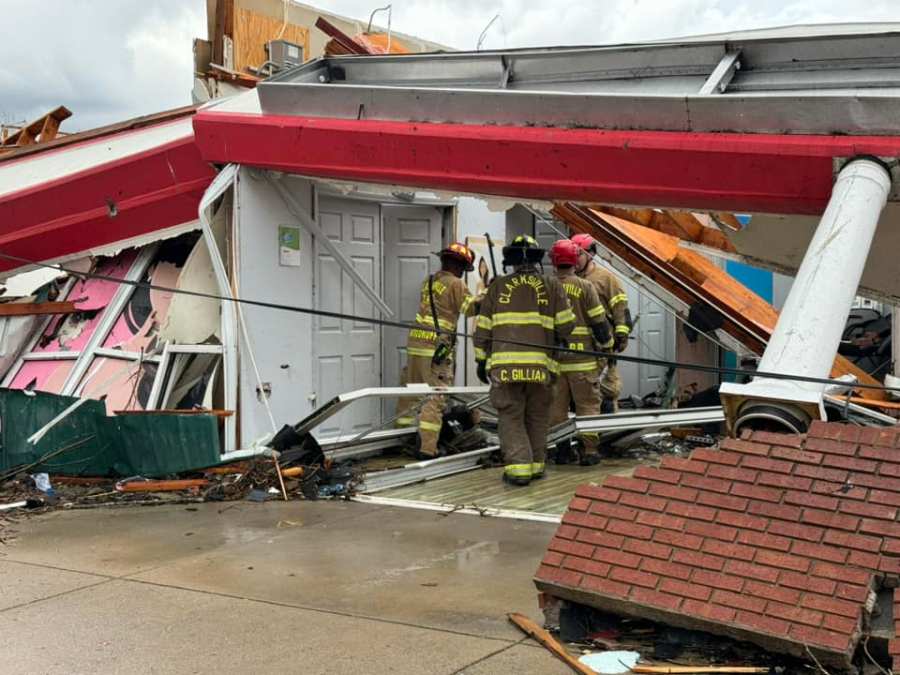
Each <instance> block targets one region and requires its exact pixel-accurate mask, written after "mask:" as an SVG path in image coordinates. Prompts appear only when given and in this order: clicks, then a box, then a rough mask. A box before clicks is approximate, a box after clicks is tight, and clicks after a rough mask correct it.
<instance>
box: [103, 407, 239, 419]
mask: <svg viewBox="0 0 900 675" xmlns="http://www.w3.org/2000/svg"><path fill="white" fill-rule="evenodd" d="M114 412H115V414H116V415H215V416H216V417H231V416H232V415H234V411H233V410H203V409H200V408H185V409H183V410H182V409H179V408H169V409H163V410H116V411H114Z"/></svg>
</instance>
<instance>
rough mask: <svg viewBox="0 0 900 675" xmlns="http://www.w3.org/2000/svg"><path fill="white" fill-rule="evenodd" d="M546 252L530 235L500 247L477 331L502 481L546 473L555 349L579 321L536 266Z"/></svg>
mask: <svg viewBox="0 0 900 675" xmlns="http://www.w3.org/2000/svg"><path fill="white" fill-rule="evenodd" d="M543 257H544V250H543V249H541V248H539V247H538V244H537V242H536V241H535V240H534V238H533V237H529V236H525V235H522V236H519V237H516V238H515V239H514V240H513V242H512V243H511V244H510V245H509V246H504V247H503V268H504V272H505V271H506V268H507V267H511V268H512V270H513V271H512V273H511V274H506V275H505V276H502V277H499V278H496V279H494V280H493V281H492V282H491V284H490V286H489V287H488V289H487V291H486V292H485V295H484V299H483V300H482V302H481V309H480V311H479V314H478V320H477V323H476V328H475V341H474V342H475V359H476V362H477V365H478V378H479V379H480V380H481V381H482V382H484V383H485V384H490V385H491V403H492V404H493V406H494V408H495V409H496V410H497V414H498V419H499V429H498V433H499V436H500V449H501V451H502V453H503V462H504V465H505V467H504V472H503V479H504V481H506V482H508V483H512V484H515V485H528V484H529V483H530V482H531V481H532V480H533V479H536V478H541V477H543V475H544V462H545V455H546V448H547V429H548V425H549V420H550V403H551V400H552V398H553V381H554V379H555V377H556V374H557V373H558V371H559V368H558V364H557V361H556V358H555V357H556V355H555V350H556V347H557V345H559V344H564V343H566V342H567V341H568V339H569V337H570V335H571V333H572V329H573V328H574V327H575V315H574V314H573V313H572V308H571V307H570V305H569V300H568V298H567V297H566V292H565V290H564V289H563V287H562V284H560V283H559V282H558V281H557V280H556V279H555V278H554V277H552V276H547V275H544V274H543V271H542V270H539V269H538V265H539V264H540V262H541V260H542V259H543Z"/></svg>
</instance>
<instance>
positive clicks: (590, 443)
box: [550, 369, 600, 455]
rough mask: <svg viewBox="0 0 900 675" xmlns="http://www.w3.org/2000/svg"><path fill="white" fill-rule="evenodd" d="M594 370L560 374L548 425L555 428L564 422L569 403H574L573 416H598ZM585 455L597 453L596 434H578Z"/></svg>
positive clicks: (598, 400) (598, 390) (598, 405)
mask: <svg viewBox="0 0 900 675" xmlns="http://www.w3.org/2000/svg"><path fill="white" fill-rule="evenodd" d="M599 375H600V373H599V371H597V370H596V369H593V370H588V371H576V372H562V373H560V374H559V379H558V380H557V381H556V385H555V386H554V388H553V403H552V405H551V406H550V425H551V426H556V425H557V424H560V423H562V422H565V421H566V418H567V417H568V415H569V403H570V401H574V402H575V414H576V415H578V416H580V417H584V416H586V415H599V414H600V387H599V383H598V382H597V378H598V376H599ZM579 438H580V439H581V442H582V444H583V445H584V452H585V454H586V455H593V454H596V453H597V450H598V446H599V436H598V435H597V434H591V433H587V434H579Z"/></svg>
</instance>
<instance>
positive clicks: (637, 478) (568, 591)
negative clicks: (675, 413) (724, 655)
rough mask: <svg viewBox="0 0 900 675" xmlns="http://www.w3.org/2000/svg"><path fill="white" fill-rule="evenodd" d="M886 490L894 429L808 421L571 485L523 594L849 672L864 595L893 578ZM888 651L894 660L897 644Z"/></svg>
mask: <svg viewBox="0 0 900 675" xmlns="http://www.w3.org/2000/svg"><path fill="white" fill-rule="evenodd" d="M898 479H900V429H897V428H889V429H874V428H860V427H852V426H848V425H844V424H837V423H814V424H813V426H812V427H811V429H810V431H809V433H808V434H807V435H806V436H796V435H781V434H773V433H768V432H754V433H753V434H752V435H748V436H745V437H744V438H742V439H726V440H723V441H722V442H721V443H720V445H719V447H718V448H716V449H707V448H703V449H697V450H695V451H694V452H693V453H692V454H691V456H690V458H689V459H683V458H678V457H666V458H664V459H663V460H662V463H661V464H660V466H659V467H640V468H638V469H637V470H635V472H634V475H633V477H630V478H626V477H621V476H611V477H609V478H607V479H606V480H605V481H604V483H603V485H602V486H593V485H586V486H582V487H580V488H579V489H578V492H577V493H576V495H575V498H574V499H573V500H572V502H571V503H570V504H569V509H568V511H567V513H566V515H565V516H564V517H563V521H562V524H561V525H560V527H559V529H558V530H557V532H556V535H555V536H554V538H553V540H552V541H551V543H550V546H549V550H548V551H547V554H546V556H545V557H544V559H543V561H542V563H541V565H540V568H539V569H538V572H537V576H536V578H535V583H536V584H537V586H538V588H539V589H541V590H543V591H546V592H548V593H550V594H551V595H556V596H558V597H563V598H568V599H570V600H574V601H577V602H581V603H584V604H588V605H591V606H594V607H597V608H600V609H603V610H608V611H613V612H616V613H621V614H626V615H632V616H640V617H645V618H649V619H654V620H658V621H662V622H665V623H669V624H671V625H677V626H684V627H688V628H695V629H699V630H704V631H708V632H711V633H716V634H721V635H726V636H731V637H735V638H738V639H746V640H750V641H753V642H755V643H757V644H759V645H761V646H763V647H765V648H767V649H772V650H775V651H780V652H784V653H788V654H794V655H798V656H805V655H806V648H807V647H808V648H809V649H810V650H811V651H812V652H813V653H814V654H815V655H816V656H817V658H819V659H821V660H824V661H826V662H829V663H831V664H835V665H839V666H848V665H849V660H850V658H851V656H852V654H853V652H854V650H855V648H856V645H857V643H858V642H859V640H860V637H861V635H862V631H863V626H864V619H865V618H866V617H867V614H868V612H869V611H871V603H872V602H874V595H873V594H872V593H871V590H872V589H873V588H874V587H875V585H876V582H877V580H878V579H879V578H880V577H882V576H884V575H898V574H900V523H898V522H897V515H898V509H900V480H898ZM897 602H898V605H900V594H898V597H897ZM898 609H900V606H898ZM898 616H900V614H898ZM890 649H891V651H892V654H895V655H896V657H900V641H894V642H892V644H891V646H890ZM898 667H900V658H898V660H897V661H896V662H895V670H897V669H898Z"/></svg>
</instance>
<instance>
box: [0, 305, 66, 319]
mask: <svg viewBox="0 0 900 675" xmlns="http://www.w3.org/2000/svg"><path fill="white" fill-rule="evenodd" d="M77 311H78V308H77V307H76V306H75V303H74V302H4V303H0V317H4V316H38V315H41V314H74V313H75V312H77Z"/></svg>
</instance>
